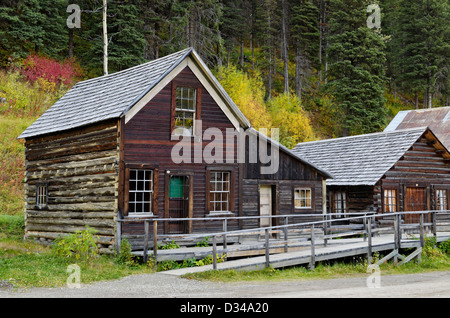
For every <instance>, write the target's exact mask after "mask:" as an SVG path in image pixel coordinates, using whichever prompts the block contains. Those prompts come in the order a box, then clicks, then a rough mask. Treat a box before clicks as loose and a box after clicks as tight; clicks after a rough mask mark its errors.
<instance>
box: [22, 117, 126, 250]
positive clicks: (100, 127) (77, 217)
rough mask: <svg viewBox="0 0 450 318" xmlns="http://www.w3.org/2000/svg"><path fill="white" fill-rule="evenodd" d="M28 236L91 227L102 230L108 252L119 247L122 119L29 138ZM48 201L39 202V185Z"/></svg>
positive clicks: (41, 236)
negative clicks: (116, 242) (119, 126)
mask: <svg viewBox="0 0 450 318" xmlns="http://www.w3.org/2000/svg"><path fill="white" fill-rule="evenodd" d="M25 146H26V151H25V158H26V162H25V166H26V181H25V196H26V205H25V217H26V226H25V231H26V236H27V237H33V238H35V239H38V240H40V241H42V242H46V241H47V240H49V241H51V240H53V239H55V238H57V237H58V236H59V235H61V234H62V235H64V234H68V233H74V232H76V231H81V230H85V229H86V228H85V226H86V225H88V226H90V227H92V228H94V229H96V230H97V231H98V232H97V234H98V235H99V236H100V242H101V243H103V245H104V249H103V250H102V252H113V243H114V236H115V233H116V222H115V219H116V216H117V200H118V160H119V150H118V134H117V121H115V120H114V121H108V122H103V123H99V124H96V125H91V126H88V127H84V128H78V129H74V130H70V131H67V132H64V133H58V134H51V135H46V136H41V137H35V138H28V139H26V141H25ZM37 185H46V186H47V188H48V204H47V206H46V207H44V208H38V207H37V205H36V186H37Z"/></svg>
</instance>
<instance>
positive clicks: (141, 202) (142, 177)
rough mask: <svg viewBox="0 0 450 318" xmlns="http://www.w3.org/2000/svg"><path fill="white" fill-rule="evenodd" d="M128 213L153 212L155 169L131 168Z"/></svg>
mask: <svg viewBox="0 0 450 318" xmlns="http://www.w3.org/2000/svg"><path fill="white" fill-rule="evenodd" d="M128 182H129V190H128V191H129V194H128V213H129V214H139V213H152V198H153V170H143V169H130V178H129V180H128Z"/></svg>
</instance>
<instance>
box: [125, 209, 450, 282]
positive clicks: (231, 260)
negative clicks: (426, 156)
mask: <svg viewBox="0 0 450 318" xmlns="http://www.w3.org/2000/svg"><path fill="white" fill-rule="evenodd" d="M407 214H418V216H419V218H418V219H419V223H415V224H405V223H404V222H403V220H402V218H404V217H405V215H407ZM428 216H430V219H431V222H429V223H426V222H425V217H427V219H428ZM449 217H450V211H420V212H396V213H389V214H387V213H386V214H383V215H381V216H380V215H377V214H373V213H368V214H364V215H362V216H361V215H359V216H354V217H350V218H346V219H338V220H333V219H330V218H329V217H328V216H327V215H324V219H323V220H321V221H315V222H303V223H295V224H288V222H287V220H286V223H285V224H284V225H278V226H271V227H264V228H255V229H247V230H235V231H226V230H225V231H223V232H219V233H202V234H190V235H182V236H181V237H179V236H177V235H163V236H161V235H158V234H157V222H162V221H164V219H160V220H148V221H145V222H144V227H145V229H146V231H145V232H146V235H145V237H144V240H145V242H144V244H143V246H144V249H143V250H141V251H135V252H133V253H134V254H135V255H139V256H143V258H144V260H147V259H148V257H149V255H148V254H149V251H151V250H150V244H149V243H150V242H149V241H150V240H151V238H152V239H153V246H152V247H154V246H158V244H157V242H160V240H161V239H163V240H167V239H169V240H172V239H175V238H180V239H186V238H188V239H193V238H194V239H198V238H205V237H209V238H212V246H207V247H182V248H177V249H169V250H162V249H158V248H156V249H155V248H153V257H154V258H155V259H156V261H157V262H160V261H164V260H175V261H181V260H184V259H189V258H195V259H197V260H198V259H202V258H205V257H206V256H208V255H212V257H213V264H212V265H207V266H202V267H191V268H184V269H179V270H173V271H168V272H166V273H167V274H173V275H183V274H186V273H192V272H198V271H207V270H211V269H218V270H225V269H235V270H254V269H262V268H264V267H269V266H271V267H273V268H280V267H287V266H295V265H302V264H309V266H310V268H314V266H315V263H316V262H318V261H325V260H332V259H338V258H344V257H349V256H357V255H365V257H367V258H368V259H369V260H371V258H372V254H373V253H374V252H384V253H383V254H386V252H388V255H387V256H386V257H384V258H383V259H382V260H380V261H379V263H380V264H381V263H383V262H385V261H387V260H389V259H391V258H394V259H396V260H398V259H400V260H401V262H400V264H401V263H406V262H408V261H410V260H411V259H413V258H420V254H421V251H422V248H423V247H424V245H425V238H426V237H435V238H436V241H437V242H443V241H447V240H449V239H450V218H449ZM343 220H346V221H349V225H342V221H343ZM355 221H356V222H358V224H359V225H356V224H355ZM150 222H153V223H154V224H153V230H154V232H153V235H150V232H149V223H150ZM224 222H226V220H225V219H224ZM333 223H336V224H337V225H335V226H333ZM224 229H226V226H224ZM336 231H337V232H336ZM236 236H238V237H239V236H247V237H248V236H250V237H252V238H253V239H248V238H247V239H246V240H245V241H241V240H240V239H238V240H236ZM231 238H233V239H231ZM218 239H221V240H220V241H219V240H218ZM227 242H229V243H232V242H233V243H234V244H228V243H227ZM236 242H240V243H236ZM219 243H220V244H222V245H220V244H219ZM404 248H415V251H414V252H413V253H411V254H410V255H409V256H407V257H404V256H402V255H400V254H399V250H400V249H404ZM222 254H226V256H227V260H226V261H225V262H223V263H218V262H217V256H218V255H219V256H220V255H222Z"/></svg>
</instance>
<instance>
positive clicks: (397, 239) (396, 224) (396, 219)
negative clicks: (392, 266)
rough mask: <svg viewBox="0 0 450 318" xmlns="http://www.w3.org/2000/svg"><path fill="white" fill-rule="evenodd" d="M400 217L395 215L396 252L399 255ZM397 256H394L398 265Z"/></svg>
mask: <svg viewBox="0 0 450 318" xmlns="http://www.w3.org/2000/svg"><path fill="white" fill-rule="evenodd" d="M398 222H399V221H398V215H394V250H395V251H396V253H398V250H399V249H400V241H399V235H398V232H399V224H398ZM397 261H398V259H397V254H395V256H394V263H397Z"/></svg>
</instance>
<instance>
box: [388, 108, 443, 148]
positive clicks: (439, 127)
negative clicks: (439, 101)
mask: <svg viewBox="0 0 450 318" xmlns="http://www.w3.org/2000/svg"><path fill="white" fill-rule="evenodd" d="M422 126H428V127H429V128H430V129H431V130H432V131H433V133H434V134H435V135H436V136H437V137H438V138H439V140H440V141H441V142H442V144H443V145H444V146H445V147H446V148H447V149H450V106H447V107H438V108H432V109H417V110H406V111H401V112H399V113H398V114H397V116H395V118H394V119H393V120H392V121H391V123H390V124H389V125H388V126H387V127H386V129H385V130H384V131H393V130H398V129H407V128H415V127H422Z"/></svg>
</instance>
